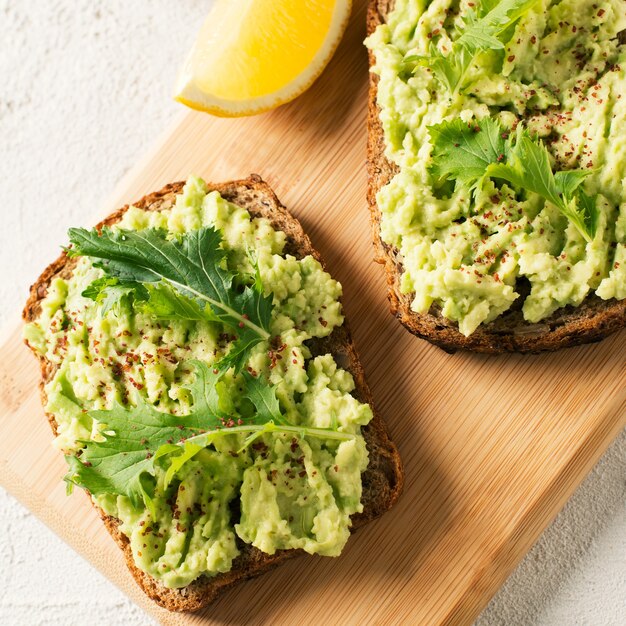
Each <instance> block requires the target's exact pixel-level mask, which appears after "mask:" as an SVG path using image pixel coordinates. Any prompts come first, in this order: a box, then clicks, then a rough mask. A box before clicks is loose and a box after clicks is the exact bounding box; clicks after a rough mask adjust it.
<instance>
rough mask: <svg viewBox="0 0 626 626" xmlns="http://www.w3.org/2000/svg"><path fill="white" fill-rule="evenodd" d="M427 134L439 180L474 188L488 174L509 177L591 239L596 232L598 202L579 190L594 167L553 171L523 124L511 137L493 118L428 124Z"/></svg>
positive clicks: (541, 146) (546, 155) (542, 148)
mask: <svg viewBox="0 0 626 626" xmlns="http://www.w3.org/2000/svg"><path fill="white" fill-rule="evenodd" d="M429 132H430V135H431V138H432V142H433V150H432V165H431V167H430V172H431V174H432V175H433V176H434V177H435V179H438V180H448V179H453V180H454V181H456V185H457V186H461V187H465V188H467V189H469V190H474V191H475V190H477V189H479V188H480V187H481V185H482V182H483V181H484V179H485V178H496V179H500V180H505V181H506V182H508V183H509V184H511V185H512V186H513V188H515V189H517V190H526V191H531V192H534V193H537V194H539V195H540V196H541V197H543V198H544V199H545V200H547V201H548V202H551V203H552V204H554V205H555V206H556V207H558V208H559V210H560V211H561V213H562V214H563V215H564V216H565V217H567V219H568V220H570V222H571V223H572V224H574V226H575V227H576V228H577V229H578V231H579V232H580V234H581V235H582V236H583V237H584V238H585V239H586V240H587V241H591V240H592V239H593V237H594V236H595V233H596V230H597V223H598V211H597V209H596V205H595V201H594V200H593V199H591V198H589V197H588V196H586V195H585V194H584V193H583V192H582V191H581V190H580V185H581V184H582V183H583V181H584V180H585V178H586V177H587V176H589V174H591V171H590V170H567V171H561V172H556V173H553V172H552V166H551V164H550V155H549V153H548V150H547V148H546V147H545V145H544V144H543V142H542V141H541V140H540V139H538V138H536V139H534V138H532V137H531V136H530V133H529V132H528V131H527V130H526V129H524V128H523V126H522V125H521V124H519V125H518V127H517V131H516V132H515V133H513V134H511V135H510V134H509V132H508V131H507V130H506V129H505V128H504V127H503V126H502V125H501V124H500V122H498V121H497V120H494V119H492V118H485V119H483V120H480V121H472V122H470V123H466V122H463V120H461V119H458V118H457V119H455V120H452V121H447V122H442V123H441V124H437V125H435V126H430V127H429Z"/></svg>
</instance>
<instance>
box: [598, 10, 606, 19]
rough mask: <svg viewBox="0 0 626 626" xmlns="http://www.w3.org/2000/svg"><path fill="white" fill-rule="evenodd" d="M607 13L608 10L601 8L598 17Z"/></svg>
mask: <svg viewBox="0 0 626 626" xmlns="http://www.w3.org/2000/svg"><path fill="white" fill-rule="evenodd" d="M605 13H606V11H605V10H604V9H600V10H599V11H598V17H602V16H603V15H604V14H605Z"/></svg>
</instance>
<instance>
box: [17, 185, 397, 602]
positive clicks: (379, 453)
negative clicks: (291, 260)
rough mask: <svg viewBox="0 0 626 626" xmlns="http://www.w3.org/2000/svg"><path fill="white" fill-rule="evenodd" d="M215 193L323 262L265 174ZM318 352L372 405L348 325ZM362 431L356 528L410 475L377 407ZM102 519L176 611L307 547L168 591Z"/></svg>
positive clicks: (30, 306)
mask: <svg viewBox="0 0 626 626" xmlns="http://www.w3.org/2000/svg"><path fill="white" fill-rule="evenodd" d="M183 185H184V183H182V182H180V183H174V184H171V185H167V186H166V187H165V188H164V189H162V190H161V191H158V192H156V193H153V194H150V195H148V196H145V197H144V198H142V199H141V200H140V201H139V202H136V203H134V205H133V206H136V207H138V208H141V209H146V210H149V211H160V210H163V209H167V208H169V207H171V206H172V204H173V203H174V201H175V197H176V195H177V194H179V193H180V192H181V191H182V189H183ZM208 188H209V190H217V191H219V192H220V194H221V195H222V196H223V197H224V198H225V199H227V200H229V201H231V202H233V203H234V204H237V205H238V206H241V207H243V208H245V209H247V210H248V211H249V212H250V214H251V215H252V216H253V217H257V216H262V217H265V218H267V219H269V220H270V221H271V223H272V225H273V226H274V228H276V229H279V230H282V231H283V232H285V233H286V235H287V243H286V246H285V252H286V253H288V254H292V255H294V256H295V257H297V258H302V257H304V256H307V255H312V256H313V257H315V258H316V259H317V260H319V261H320V262H321V258H320V255H319V253H318V252H317V251H316V250H315V249H314V248H313V246H312V244H311V241H310V240H309V238H308V237H307V235H306V234H305V233H304V231H303V230H302V227H301V226H300V223H299V222H298V221H297V220H296V219H295V218H294V217H293V216H292V215H291V214H290V213H289V212H288V211H287V210H286V209H285V207H284V206H283V205H282V204H281V203H280V202H279V201H278V199H277V198H276V195H275V194H274V192H273V191H272V190H271V188H270V187H269V186H268V185H267V184H266V183H264V182H263V181H262V180H261V178H260V177H259V176H256V175H252V176H250V178H248V179H246V180H241V181H234V182H228V183H222V184H219V185H211V184H209V185H208ZM127 209H128V206H125V207H124V208H122V209H120V210H118V211H116V212H115V213H113V214H112V215H111V216H109V217H108V218H107V219H105V220H104V221H103V222H101V223H100V224H99V226H105V225H111V224H114V223H115V222H117V221H119V220H120V218H121V216H122V215H123V213H124V212H125V211H126V210H127ZM75 263H76V261H75V260H74V259H70V258H68V257H67V256H66V254H65V253H63V254H61V256H60V257H59V258H58V259H57V260H56V261H55V262H54V263H52V265H50V266H49V267H48V268H47V269H46V270H45V271H44V272H43V274H42V275H41V276H40V277H39V279H38V280H37V282H36V283H35V284H34V285H33V286H32V287H31V291H30V297H29V299H28V301H27V303H26V307H25V309H24V312H23V318H24V320H25V321H26V322H30V321H33V320H35V319H37V317H38V315H39V313H40V309H41V306H40V305H41V301H42V299H43V298H44V297H45V295H46V293H47V289H48V286H49V284H50V282H51V280H52V279H53V278H55V277H56V276H61V277H69V276H70V275H71V273H72V270H73V267H74V265H75ZM308 345H309V347H310V348H311V351H312V353H313V355H316V354H326V353H328V352H330V353H332V354H333V356H334V357H335V360H336V361H337V363H338V364H339V365H340V366H341V367H343V368H344V369H346V370H348V371H349V372H350V373H351V374H352V376H353V377H354V382H355V385H356V390H355V392H354V395H355V397H357V398H358V399H359V400H360V401H362V402H367V403H368V404H370V405H371V406H372V408H373V404H372V397H371V394H370V391H369V389H368V387H367V384H366V382H365V377H364V374H363V368H362V367H361V364H360V362H359V359H358V357H357V354H356V351H355V348H354V344H353V343H352V338H351V335H350V330H349V328H348V325H347V322H344V324H343V326H341V327H339V328H336V329H335V331H334V332H333V333H332V334H331V335H330V336H329V337H327V338H325V339H316V340H312V341H310V342H308ZM39 360H40V364H41V377H42V380H41V384H40V389H41V393H42V399H43V401H44V404H45V395H44V394H45V392H44V384H45V383H46V382H47V381H49V380H50V379H51V378H52V376H53V375H54V372H55V369H54V368H55V366H54V365H53V364H51V363H49V362H47V361H46V360H45V359H43V358H41V357H40V358H39ZM47 417H48V420H49V421H50V425H51V427H52V430H53V431H54V433H55V434H56V431H57V425H56V422H55V419H54V416H53V415H48V416H47ZM363 435H364V437H365V441H366V443H367V448H368V451H369V465H368V468H367V470H366V471H365V472H364V473H363V474H362V479H363V496H362V502H363V507H364V510H363V512H362V513H360V514H357V515H354V516H353V517H352V527H353V529H355V528H358V527H359V526H362V525H364V524H366V523H367V522H369V521H371V520H373V519H375V518H376V517H378V516H379V515H381V514H383V513H384V512H385V511H387V510H389V508H391V506H392V505H393V504H394V503H395V502H396V500H397V498H398V496H399V495H400V492H401V491H402V484H403V480H404V474H403V469H402V464H401V461H400V457H399V455H398V451H397V449H396V447H395V445H394V444H393V443H392V442H391V440H390V439H389V436H388V434H387V430H386V428H385V424H384V423H383V420H382V419H381V417H380V415H378V414H377V413H376V411H375V410H374V418H373V420H372V421H371V422H370V423H369V424H368V425H367V426H365V427H364V428H363ZM100 515H101V516H102V519H103V520H104V523H105V525H106V527H107V529H108V531H109V532H110V533H111V535H112V536H113V538H114V539H115V541H116V542H117V544H118V545H119V547H120V548H121V549H122V550H123V552H124V555H125V557H126V563H127V565H128V567H129V569H130V571H131V573H132V575H133V576H134V577H135V580H136V581H137V583H138V584H139V586H140V587H141V588H142V589H143V590H144V591H145V593H146V594H147V595H148V596H149V597H150V598H152V599H153V600H154V601H155V602H156V603H157V604H159V605H161V606H163V607H165V608H166V609H169V610H171V611H195V610H198V609H201V608H203V607H205V606H207V605H208V604H210V603H211V602H212V601H214V600H215V599H216V598H217V596H218V595H219V594H220V593H221V592H223V591H225V590H226V589H228V588H229V587H232V586H233V585H235V584H237V583H239V582H241V581H243V580H245V579H247V578H251V577H252V576H256V575H258V574H261V573H262V572H264V571H267V570H268V569H271V568H272V567H274V566H276V565H278V564H280V563H282V562H283V561H285V560H287V559H289V558H291V557H292V556H296V555H298V554H305V553H304V552H303V551H302V550H283V551H279V552H277V553H276V554H274V555H269V554H265V553H264V552H261V551H260V550H258V549H256V548H255V547H253V546H251V545H248V544H244V543H243V542H241V541H239V540H238V541H239V546H238V547H239V549H240V551H241V553H240V555H239V556H238V557H237V558H236V559H235V560H234V562H233V567H232V569H231V570H230V571H229V572H227V573H224V574H218V575H216V576H214V577H206V576H202V577H200V578H199V579H197V580H195V581H194V582H193V583H191V584H190V585H188V586H187V587H183V588H181V589H168V588H167V587H165V586H164V585H162V584H161V583H160V582H159V581H158V580H156V579H155V578H153V577H151V576H150V575H148V574H146V573H145V572H143V571H142V570H140V569H139V568H137V566H136V565H135V563H134V561H133V557H132V554H131V549H130V545H129V542H128V539H127V538H126V536H125V535H123V534H122V533H121V532H120V530H119V529H118V520H116V519H115V518H113V517H110V516H108V515H106V514H104V513H103V512H102V511H100Z"/></svg>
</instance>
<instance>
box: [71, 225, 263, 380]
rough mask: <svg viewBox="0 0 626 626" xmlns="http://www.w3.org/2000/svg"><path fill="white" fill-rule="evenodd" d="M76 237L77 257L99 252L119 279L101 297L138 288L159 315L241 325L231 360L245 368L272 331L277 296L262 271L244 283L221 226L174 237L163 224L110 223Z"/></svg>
mask: <svg viewBox="0 0 626 626" xmlns="http://www.w3.org/2000/svg"><path fill="white" fill-rule="evenodd" d="M69 238H70V241H71V243H72V245H73V247H72V248H70V250H69V254H70V255H71V256H80V255H84V256H88V257H91V258H92V259H96V260H97V263H96V265H97V266H98V267H101V268H102V269H103V270H104V271H105V274H106V277H107V279H109V280H110V279H116V280H117V281H118V282H117V283H113V282H108V283H106V282H103V283H102V284H101V285H100V286H99V287H98V289H93V290H92V292H91V293H93V296H94V297H95V299H97V298H103V300H104V301H107V300H108V299H109V298H110V299H111V301H112V302H116V301H119V299H120V298H122V297H127V296H128V294H129V293H130V292H134V295H135V297H136V300H137V301H138V302H143V306H144V307H145V309H146V310H148V311H150V312H152V313H154V314H155V315H156V316H157V317H169V318H174V319H175V318H181V319H212V320H215V321H220V322H222V323H224V324H226V325H227V326H229V327H231V328H234V329H236V333H237V341H236V342H234V344H233V345H232V346H231V349H230V351H229V353H228V354H227V355H226V357H225V359H226V360H225V363H228V365H229V366H233V367H235V369H236V370H237V371H239V370H240V369H241V368H242V367H243V365H244V364H245V361H246V359H247V356H248V353H249V350H250V348H252V347H253V346H254V345H256V344H257V343H259V342H260V341H263V340H267V339H269V337H270V332H269V324H270V316H271V310H272V298H271V296H268V297H266V296H264V295H263V290H262V286H261V285H260V281H259V280H258V278H257V279H256V280H255V281H254V284H253V285H252V286H240V285H237V283H236V279H237V275H236V274H235V273H234V272H232V271H230V270H228V269H227V268H226V258H225V257H226V254H225V252H224V250H223V249H222V248H221V242H222V238H221V235H220V233H219V231H217V230H215V229H214V228H211V227H203V228H200V229H198V230H194V231H189V232H187V233H185V234H184V235H182V236H181V237H180V238H178V239H168V238H167V233H166V232H165V231H163V230H155V229H147V230H142V231H132V230H129V231H126V230H117V231H115V230H111V229H109V228H103V229H102V231H101V232H100V233H99V232H98V231H97V230H95V229H93V230H86V229H83V228H72V229H70V231H69ZM111 291H112V293H111V295H110V296H109V295H108V294H109V293H110V292H111ZM102 294H106V295H102ZM89 297H92V296H91V295H90V296H89Z"/></svg>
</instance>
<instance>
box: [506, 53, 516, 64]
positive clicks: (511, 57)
mask: <svg viewBox="0 0 626 626" xmlns="http://www.w3.org/2000/svg"><path fill="white" fill-rule="evenodd" d="M507 61H508V62H509V63H513V61H515V55H514V54H512V55H511V56H509V57H508V58H507Z"/></svg>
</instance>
